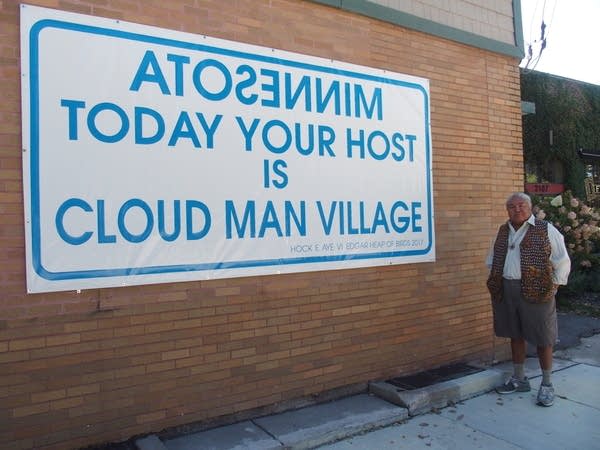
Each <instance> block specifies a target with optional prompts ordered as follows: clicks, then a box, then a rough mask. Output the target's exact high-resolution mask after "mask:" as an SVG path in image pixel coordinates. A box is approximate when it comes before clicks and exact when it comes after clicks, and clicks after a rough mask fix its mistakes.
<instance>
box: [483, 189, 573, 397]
mask: <svg viewBox="0 0 600 450" xmlns="http://www.w3.org/2000/svg"><path fill="white" fill-rule="evenodd" d="M506 210H507V212H508V221H507V222H506V223H504V224H502V225H501V226H500V228H499V230H498V235H497V236H496V240H495V242H494V245H493V247H492V249H491V251H490V253H489V255H488V257H487V261H486V263H487V265H488V267H489V268H490V275H489V278H488V281H487V286H488V289H489V291H490V294H491V296H492V310H493V315H494V332H495V334H496V336H498V337H507V338H510V347H511V351H512V362H513V375H512V376H511V377H510V379H509V380H508V381H507V382H506V383H505V384H503V385H502V386H499V387H497V388H496V392H498V393H500V394H510V393H512V392H528V391H530V390H531V386H530V385H529V380H528V379H527V377H525V368H524V364H525V357H526V341H527V342H530V343H531V344H532V345H535V346H536V347H537V355H538V359H539V363H540V367H541V369H542V382H541V384H540V388H539V391H538V395H537V403H538V405H541V406H552V404H553V403H554V387H553V386H552V381H551V375H552V352H553V347H554V343H555V342H556V338H557V334H558V326H557V319H556V300H555V294H556V291H557V289H558V286H559V285H565V284H567V280H568V277H569V272H570V270H571V260H570V259H569V255H568V254H567V249H566V247H565V241H564V238H563V236H562V235H561V234H560V232H559V231H558V230H557V229H556V228H555V227H554V226H553V225H552V224H551V223H548V222H546V221H544V220H539V219H536V218H535V217H534V216H533V215H532V213H531V198H529V196H528V195H527V194H524V193H522V192H517V193H514V194H512V195H510V197H508V199H507V200H506Z"/></svg>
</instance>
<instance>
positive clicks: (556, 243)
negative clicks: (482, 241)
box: [485, 215, 571, 285]
mask: <svg viewBox="0 0 600 450" xmlns="http://www.w3.org/2000/svg"><path fill="white" fill-rule="evenodd" d="M533 226H535V217H534V216H533V215H531V217H529V219H528V220H527V222H525V223H524V224H523V225H521V227H520V228H519V229H518V230H516V231H515V229H514V228H513V226H512V225H511V223H510V221H509V222H508V249H507V252H506V260H505V261H504V271H503V272H502V277H503V278H506V279H508V280H520V279H521V250H520V248H519V245H520V244H521V241H522V240H523V238H524V237H525V234H526V233H527V230H528V229H529V227H533ZM548 239H549V240H550V247H551V249H552V251H551V253H550V263H551V264H552V267H553V268H554V273H553V274H552V281H554V284H562V285H565V284H567V281H568V279H569V273H570V272H571V259H570V258H569V254H568V253H567V248H566V246H565V239H564V237H563V235H562V234H560V231H558V230H557V229H556V227H555V226H554V225H552V224H551V223H550V222H548ZM494 241H495V238H494ZM493 259H494V242H493V241H492V246H491V248H490V251H489V253H488V256H487V258H486V260H485V263H486V265H487V266H488V268H490V269H491V267H492V261H493Z"/></svg>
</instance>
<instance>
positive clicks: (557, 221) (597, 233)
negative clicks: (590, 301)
mask: <svg viewBox="0 0 600 450" xmlns="http://www.w3.org/2000/svg"><path fill="white" fill-rule="evenodd" d="M532 203H533V209H532V212H533V214H534V215H535V216H536V217H537V218H538V219H543V220H547V221H548V222H550V223H552V224H553V225H554V226H555V227H556V228H557V229H558V230H559V231H560V232H561V233H562V235H563V236H564V237H565V244H566V246H567V251H568V252H569V256H570V257H571V276H570V277H569V286H570V287H571V289H572V290H575V291H581V290H592V291H596V292H598V291H600V212H599V211H596V210H595V209H594V208H591V207H589V206H588V205H586V204H585V203H584V202H583V201H581V200H579V199H578V198H576V197H573V195H572V194H571V192H570V191H567V192H565V193H563V194H561V195H558V196H556V197H554V198H548V197H535V196H534V197H532Z"/></svg>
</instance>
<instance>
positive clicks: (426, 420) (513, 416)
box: [136, 334, 600, 450]
mask: <svg viewBox="0 0 600 450" xmlns="http://www.w3.org/2000/svg"><path fill="white" fill-rule="evenodd" d="M555 358H556V359H555V364H554V375H553V383H554V386H555V389H556V393H557V397H556V400H555V404H554V406H552V407H551V408H543V407H540V406H537V405H536V404H535V401H536V394H537V388H538V386H539V381H540V378H541V373H540V370H539V365H538V362H537V359H536V358H528V359H527V362H526V374H527V376H528V377H529V378H530V379H531V385H532V391H531V392H528V393H519V394H511V395H504V396H500V395H498V394H496V393H495V392H494V391H493V390H492V389H493V387H495V386H496V385H498V384H500V383H501V382H502V381H503V380H504V378H505V376H506V374H509V373H510V372H511V370H512V365H511V364H510V363H503V364H500V365H497V366H494V367H492V368H489V369H486V370H483V371H482V372H479V373H476V374H471V375H467V376H464V377H461V378H457V379H454V380H450V381H445V382H442V383H439V384H434V385H431V386H427V387H424V388H421V389H415V390H411V391H401V390H398V389H396V388H395V387H394V386H392V385H388V386H385V385H383V386H382V385H381V384H379V385H378V384H372V385H371V393H369V394H360V395H355V396H351V397H347V398H344V399H341V400H336V401H333V402H330V403H325V404H320V405H316V406H310V407H306V408H303V409H298V410H294V411H288V412H284V413H282V414H276V415H272V416H267V417H261V418H258V419H254V420H249V421H245V422H242V423H237V424H234V425H229V426H224V427H220V428H215V429H211V430H207V431H203V432H200V433H194V434H189V435H185V436H179V437H175V438H171V439H165V440H161V439H159V437H158V436H154V435H153V436H147V437H145V438H142V439H139V440H138V441H136V445H137V447H138V448H139V449H140V450H208V449H212V450H225V449H260V450H263V449H312V448H317V447H318V448H323V449H335V450H342V449H365V450H371V449H397V448H410V449H461V450H468V449H476V448H477V449H480V448H484V449H488V448H492V449H539V448H544V449H546V450H548V449H557V450H558V449H560V450H564V449H571V448H573V449H600V334H597V335H595V336H592V337H588V338H582V339H581V343H580V344H579V345H577V346H575V347H570V348H566V349H561V350H558V351H556V352H555ZM374 392H375V393H377V395H374V394H373V393H374ZM448 405H450V406H448ZM432 409H433V411H434V412H431V411H432Z"/></svg>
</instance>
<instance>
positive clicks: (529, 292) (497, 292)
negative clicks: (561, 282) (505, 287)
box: [487, 219, 554, 303]
mask: <svg viewBox="0 0 600 450" xmlns="http://www.w3.org/2000/svg"><path fill="white" fill-rule="evenodd" d="M519 249H520V251H521V293H522V294H523V297H524V298H525V300H527V301H529V302H532V303H543V302H548V301H550V300H552V298H553V297H554V283H553V281H552V272H553V269H552V264H551V262H550V253H551V252H552V248H551V247H550V240H549V239H548V222H546V221H545V220H538V219H535V226H533V227H532V226H530V227H529V229H528V230H527V233H526V234H525V237H523V240H522V241H521V244H520V245H519ZM507 252H508V223H505V224H503V225H501V226H500V229H499V230H498V236H497V237H496V242H495V243H494V259H493V261H492V270H491V271H490V276H489V277H488V280H487V287H488V290H489V291H490V294H491V295H492V300H493V301H497V302H499V301H502V272H503V270H504V261H505V260H506V253H507Z"/></svg>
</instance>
